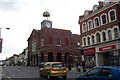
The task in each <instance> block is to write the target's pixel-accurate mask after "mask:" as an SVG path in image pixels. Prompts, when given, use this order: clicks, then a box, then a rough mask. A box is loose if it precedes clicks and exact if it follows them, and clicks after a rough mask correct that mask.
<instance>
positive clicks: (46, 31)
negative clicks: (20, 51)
mask: <svg viewBox="0 0 120 80" xmlns="http://www.w3.org/2000/svg"><path fill="white" fill-rule="evenodd" d="M79 37H80V36H79V35H77V34H72V32H71V31H70V30H63V29H55V28H43V29H41V30H35V29H34V30H33V31H32V33H31V35H30V37H29V38H28V59H29V60H28V61H29V62H28V64H29V65H39V63H40V62H47V61H62V62H64V63H65V64H74V63H75V57H74V56H75V55H77V56H80V51H79V49H78V46H77V42H79V40H80V38H79ZM34 42H35V45H34ZM33 46H34V47H33ZM34 48H35V49H34Z"/></svg>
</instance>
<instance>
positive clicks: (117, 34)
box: [114, 28, 119, 39]
mask: <svg viewBox="0 0 120 80" xmlns="http://www.w3.org/2000/svg"><path fill="white" fill-rule="evenodd" d="M114 36H115V39H116V38H118V37H119V32H118V29H117V28H114Z"/></svg>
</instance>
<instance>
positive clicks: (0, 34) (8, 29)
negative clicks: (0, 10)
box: [0, 27, 10, 38]
mask: <svg viewBox="0 0 120 80" xmlns="http://www.w3.org/2000/svg"><path fill="white" fill-rule="evenodd" d="M1 29H7V30H9V29H10V28H8V27H6V28H3V27H0V38H1Z"/></svg>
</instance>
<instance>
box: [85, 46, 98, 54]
mask: <svg viewBox="0 0 120 80" xmlns="http://www.w3.org/2000/svg"><path fill="white" fill-rule="evenodd" d="M95 52H96V51H95V47H94V48H87V49H84V54H86V55H89V54H95Z"/></svg>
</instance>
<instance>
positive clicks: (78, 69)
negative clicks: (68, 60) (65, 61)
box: [77, 61, 81, 72]
mask: <svg viewBox="0 0 120 80" xmlns="http://www.w3.org/2000/svg"><path fill="white" fill-rule="evenodd" d="M80 67H81V66H80V62H79V61H78V62H77V71H79V72H80Z"/></svg>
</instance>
